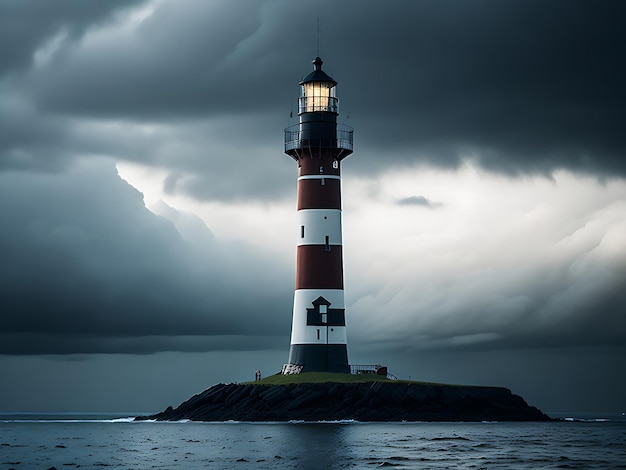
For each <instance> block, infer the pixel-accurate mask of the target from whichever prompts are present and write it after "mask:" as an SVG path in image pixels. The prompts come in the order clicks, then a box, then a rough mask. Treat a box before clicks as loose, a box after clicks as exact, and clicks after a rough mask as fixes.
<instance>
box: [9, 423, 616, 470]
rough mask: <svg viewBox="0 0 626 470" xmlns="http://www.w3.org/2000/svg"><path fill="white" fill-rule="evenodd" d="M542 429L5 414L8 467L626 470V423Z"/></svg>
mask: <svg viewBox="0 0 626 470" xmlns="http://www.w3.org/2000/svg"><path fill="white" fill-rule="evenodd" d="M551 416H553V417H558V418H561V419H560V420H559V421H555V422H541V423H508V422H507V423H504V422H489V423H358V422H351V421H346V422H329V423H325V422H320V423H308V422H307V423H304V422H291V423H240V422H225V423H197V422H145V421H144V422H133V421H132V418H130V417H120V415H119V414H107V415H104V414H80V415H79V414H58V415H52V414H43V415H42V414H16V413H12V414H0V468H2V469H29V470H30V469H50V468H53V467H54V468H56V469H58V470H61V469H72V468H80V469H114V468H119V469H172V468H181V469H198V468H203V469H204V468H207V469H213V468H215V469H231V468H235V469H248V468H255V469H256V468H261V469H262V468H274V469H281V468H284V469H288V468H298V469H325V468H329V469H332V468H364V469H371V468H376V467H397V468H427V469H439V468H455V469H456V468H461V469H499V468H512V469H531V468H532V469H537V468H578V469H595V468H598V469H618V468H626V417H624V416H623V415H622V414H621V413H615V414H602V415H590V414H576V415H574V414H559V415H558V416H556V415H555V414H551Z"/></svg>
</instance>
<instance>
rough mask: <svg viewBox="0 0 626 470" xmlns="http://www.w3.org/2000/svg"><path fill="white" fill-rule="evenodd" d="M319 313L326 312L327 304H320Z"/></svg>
mask: <svg viewBox="0 0 626 470" xmlns="http://www.w3.org/2000/svg"><path fill="white" fill-rule="evenodd" d="M320 313H328V305H324V304H322V305H320Z"/></svg>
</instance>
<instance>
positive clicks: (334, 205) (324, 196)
mask: <svg viewBox="0 0 626 470" xmlns="http://www.w3.org/2000/svg"><path fill="white" fill-rule="evenodd" d="M300 209H339V210H341V181H340V180H337V179H329V178H325V179H324V184H322V180H321V179H310V180H309V179H305V180H299V181H298V210H300Z"/></svg>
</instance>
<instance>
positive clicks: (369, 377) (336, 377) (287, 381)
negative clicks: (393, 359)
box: [241, 372, 458, 387]
mask: <svg viewBox="0 0 626 470" xmlns="http://www.w3.org/2000/svg"><path fill="white" fill-rule="evenodd" d="M327 382H336V383H367V382H390V383H411V384H423V385H440V386H446V387H450V386H451V387H454V386H455V385H450V384H439V383H432V382H418V381H415V380H391V379H388V378H387V377H386V376H384V375H376V374H340V373H336V372H303V373H302V374H291V375H283V374H281V373H280V372H279V373H278V374H275V375H270V376H268V377H265V378H264V379H262V380H257V381H251V382H241V384H243V385H248V384H251V385H291V384H304V383H308V384H321V383H327ZM456 386H458V385H456Z"/></svg>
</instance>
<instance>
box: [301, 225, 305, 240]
mask: <svg viewBox="0 0 626 470" xmlns="http://www.w3.org/2000/svg"><path fill="white" fill-rule="evenodd" d="M300 238H304V225H300Z"/></svg>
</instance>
